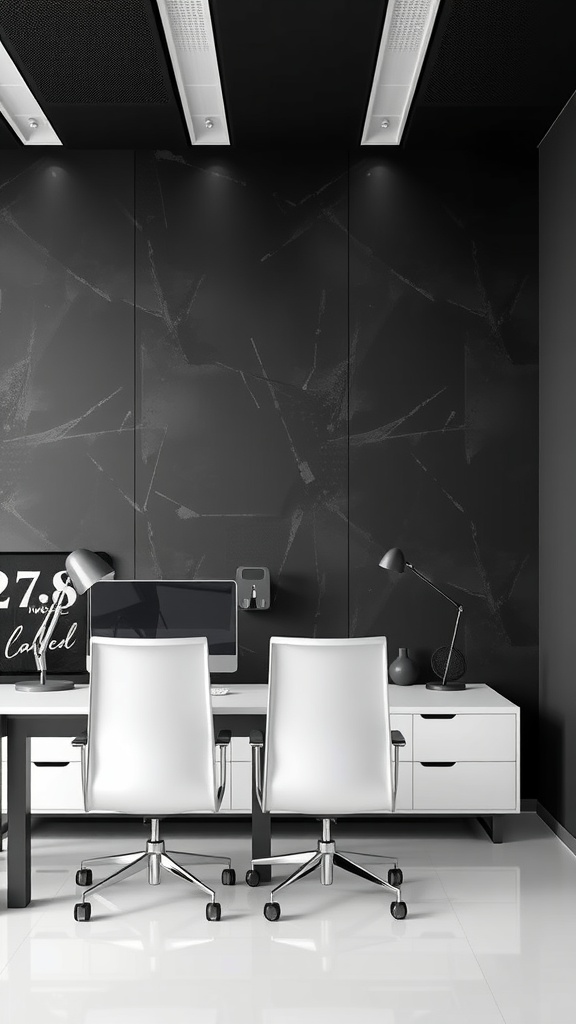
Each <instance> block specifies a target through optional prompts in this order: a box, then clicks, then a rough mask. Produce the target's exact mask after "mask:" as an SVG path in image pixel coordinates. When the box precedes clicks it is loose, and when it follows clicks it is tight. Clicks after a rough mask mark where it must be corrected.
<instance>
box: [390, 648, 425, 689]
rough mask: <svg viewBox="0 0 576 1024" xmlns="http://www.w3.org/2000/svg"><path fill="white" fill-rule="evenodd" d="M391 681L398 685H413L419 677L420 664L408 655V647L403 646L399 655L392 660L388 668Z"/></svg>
mask: <svg viewBox="0 0 576 1024" xmlns="http://www.w3.org/2000/svg"><path fill="white" fill-rule="evenodd" d="M388 675H389V676H390V682H391V683H396V686H412V683H415V682H416V680H417V679H418V675H419V668H418V665H417V664H416V663H415V662H414V661H412V659H411V658H409V657H408V648H407V647H401V648H400V652H399V654H398V657H397V658H396V659H395V660H394V661H393V662H392V664H391V665H390V667H389V669H388Z"/></svg>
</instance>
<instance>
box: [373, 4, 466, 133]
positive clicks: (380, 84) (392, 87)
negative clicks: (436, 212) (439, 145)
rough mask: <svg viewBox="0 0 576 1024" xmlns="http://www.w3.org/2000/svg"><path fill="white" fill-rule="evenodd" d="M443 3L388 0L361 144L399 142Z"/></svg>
mask: <svg viewBox="0 0 576 1024" xmlns="http://www.w3.org/2000/svg"><path fill="white" fill-rule="evenodd" d="M441 2H442V0H388V3H387V4H386V15H385V18H384V25H383V27H382V38H381V40H380V48H379V51H378V60H377V62H376V70H375V72H374V79H373V81H372V89H371V91H370V99H369V101H368V108H367V111H366V120H365V122H364V131H363V133H362V141H361V145H362V146H398V145H400V141H401V139H402V133H403V131H404V128H405V125H406V121H407V119H408V112H409V110H410V107H411V105H412V102H413V100H414V95H415V93H416V88H417V85H418V81H419V78H420V73H421V71H422V67H423V65H424V59H425V57H426V52H427V50H428V46H429V43H430V40H431V38H432V32H433V29H434V24H435V21H436V16H437V14H438V11H439V9H440V6H441ZM381 6H384V5H383V4H382V5H381ZM447 6H449V5H446V4H444V7H445V8H446V7H447ZM385 110H386V111H387V112H388V113H386V114H385V113H384V111H385ZM382 129H387V131H386V134H385V135H382Z"/></svg>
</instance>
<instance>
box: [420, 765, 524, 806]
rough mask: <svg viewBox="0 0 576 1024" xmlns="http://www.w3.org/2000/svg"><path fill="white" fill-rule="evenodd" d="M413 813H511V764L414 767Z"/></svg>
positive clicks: (513, 800) (513, 803)
mask: <svg viewBox="0 0 576 1024" xmlns="http://www.w3.org/2000/svg"><path fill="white" fill-rule="evenodd" d="M413 779H414V783H413V785H414V794H413V796H414V810H415V811H486V812H487V813H489V812H490V811H514V810H516V763H515V762H514V761H461V762H456V763H455V764H451V765H440V764H435V765H423V764H420V763H418V762H416V763H415V764H414V775H413Z"/></svg>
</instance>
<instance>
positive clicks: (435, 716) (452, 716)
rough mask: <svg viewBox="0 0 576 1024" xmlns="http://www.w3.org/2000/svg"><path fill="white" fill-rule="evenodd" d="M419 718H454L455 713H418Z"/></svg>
mask: <svg viewBox="0 0 576 1024" xmlns="http://www.w3.org/2000/svg"><path fill="white" fill-rule="evenodd" d="M420 718H456V715H420Z"/></svg>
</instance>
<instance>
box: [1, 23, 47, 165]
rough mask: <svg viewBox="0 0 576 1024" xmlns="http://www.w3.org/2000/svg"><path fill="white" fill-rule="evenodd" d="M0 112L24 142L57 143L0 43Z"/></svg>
mask: <svg viewBox="0 0 576 1024" xmlns="http://www.w3.org/2000/svg"><path fill="white" fill-rule="evenodd" d="M0 114H2V116H3V117H4V119H5V120H6V121H7V122H8V124H9V125H10V127H11V128H12V131H13V132H15V134H16V135H17V136H18V138H19V139H20V142H23V143H24V145H25V146H61V145H62V143H61V141H60V139H59V138H58V136H57V134H56V132H55V131H54V129H53V127H52V125H51V124H50V122H49V120H48V118H47V117H46V114H45V113H44V111H43V110H42V107H41V106H40V104H39V103H38V101H37V100H36V99H35V97H34V95H33V93H32V91H31V89H30V88H29V86H28V85H26V82H25V81H24V79H23V78H22V75H21V74H20V72H19V71H18V68H17V67H16V65H15V63H14V61H13V60H12V58H11V56H10V54H9V53H8V51H7V50H6V48H5V47H4V46H3V45H2V43H0Z"/></svg>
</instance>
